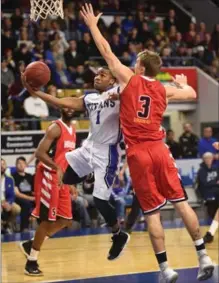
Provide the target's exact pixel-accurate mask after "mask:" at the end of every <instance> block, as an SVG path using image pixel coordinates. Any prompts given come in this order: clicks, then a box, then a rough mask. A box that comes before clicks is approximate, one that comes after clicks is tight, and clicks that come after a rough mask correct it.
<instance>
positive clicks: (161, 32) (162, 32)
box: [156, 21, 166, 39]
mask: <svg viewBox="0 0 219 283" xmlns="http://www.w3.org/2000/svg"><path fill="white" fill-rule="evenodd" d="M156 34H159V35H160V36H161V38H162V39H163V38H165V37H166V31H165V29H164V22H163V21H159V22H158V29H157V31H156Z"/></svg>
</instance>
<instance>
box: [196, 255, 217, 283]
mask: <svg viewBox="0 0 219 283" xmlns="http://www.w3.org/2000/svg"><path fill="white" fill-rule="evenodd" d="M213 271H214V264H213V263H212V261H211V259H210V257H209V256H208V255H203V256H201V257H200V258H199V270H198V276H197V279H198V280H199V281H203V280H207V279H209V278H211V277H212V275H213Z"/></svg>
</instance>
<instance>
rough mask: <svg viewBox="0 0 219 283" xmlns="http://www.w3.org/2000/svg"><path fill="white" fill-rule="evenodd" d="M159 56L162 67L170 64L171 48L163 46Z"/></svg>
mask: <svg viewBox="0 0 219 283" xmlns="http://www.w3.org/2000/svg"><path fill="white" fill-rule="evenodd" d="M161 57H162V62H163V66H164V67H168V66H171V65H172V64H171V62H172V61H171V48H170V46H165V47H164V48H163V50H162V51H161Z"/></svg>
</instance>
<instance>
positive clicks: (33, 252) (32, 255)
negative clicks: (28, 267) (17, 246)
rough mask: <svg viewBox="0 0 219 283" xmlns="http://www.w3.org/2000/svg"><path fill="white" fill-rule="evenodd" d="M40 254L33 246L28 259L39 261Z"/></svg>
mask: <svg viewBox="0 0 219 283" xmlns="http://www.w3.org/2000/svg"><path fill="white" fill-rule="evenodd" d="M38 255H39V251H36V250H34V249H33V248H32V249H31V251H30V255H29V256H28V260H30V261H37V259H38Z"/></svg>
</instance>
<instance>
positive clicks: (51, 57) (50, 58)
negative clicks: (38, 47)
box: [45, 42, 65, 71]
mask: <svg viewBox="0 0 219 283" xmlns="http://www.w3.org/2000/svg"><path fill="white" fill-rule="evenodd" d="M45 61H46V63H47V64H48V65H49V67H50V68H51V70H52V71H55V67H56V61H62V62H63V64H64V66H65V58H64V56H63V54H61V52H60V45H59V43H57V42H52V43H51V50H46V52H45Z"/></svg>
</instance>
